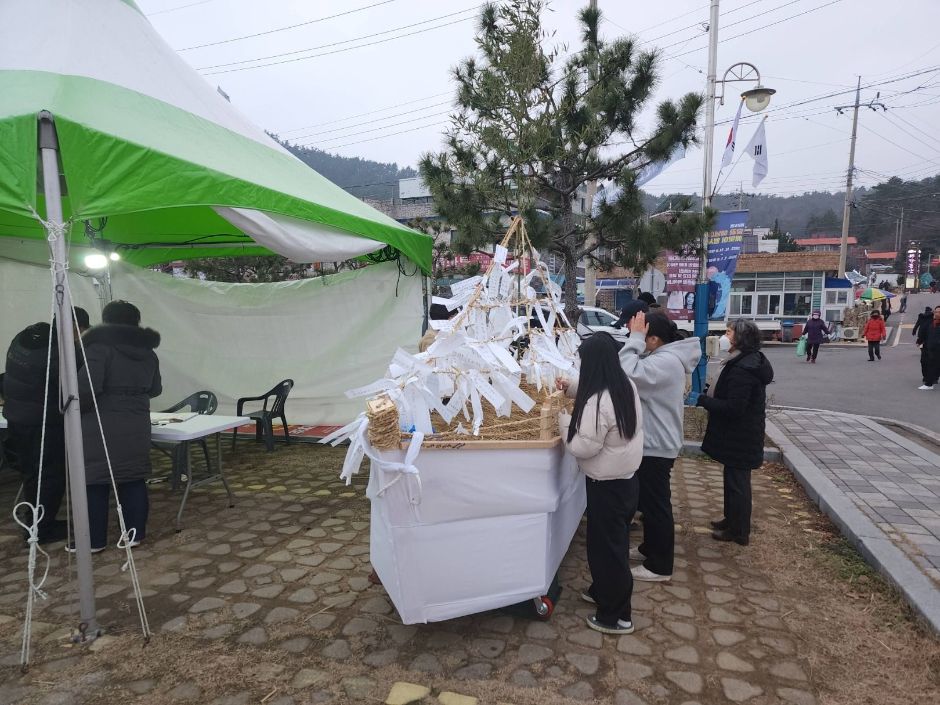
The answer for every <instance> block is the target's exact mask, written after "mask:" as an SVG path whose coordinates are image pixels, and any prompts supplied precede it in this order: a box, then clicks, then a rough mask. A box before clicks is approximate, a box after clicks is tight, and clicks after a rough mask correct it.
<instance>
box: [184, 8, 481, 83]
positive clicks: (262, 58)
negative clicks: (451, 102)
mask: <svg viewBox="0 0 940 705" xmlns="http://www.w3.org/2000/svg"><path fill="white" fill-rule="evenodd" d="M479 7H480V6H479V5H474V6H473V7H468V8H465V9H463V10H459V11H457V12H449V13H447V14H446V15H439V16H437V17H432V18H431V19H428V20H421V21H420V22H412V23H411V24H406V25H402V26H401V27H394V28H392V29H386V30H383V31H381V32H373V33H371V34H364V35H362V36H361V37H353V38H352V39H344V40H342V41H338V42H331V43H330V44H321V45H319V46H315V47H307V48H305V49H296V50H294V51H285V52H281V53H280V54H269V55H267V56H256V57H254V58H251V59H243V60H241V61H230V62H227V63H224V64H213V65H211V66H200V67H199V68H198V69H197V71H209V72H210V73H209V74H208V75H216V74H220V73H232V72H233V71H243V70H248V69H256V68H263V67H265V66H275V65H278V64H286V63H291V62H294V61H305V60H306V59H313V58H316V57H318V56H327V55H328V54H338V53H340V52H344V51H351V50H353V49H361V48H363V47H367V46H374V45H375V44H382V43H384V42H389V41H392V40H393V39H403V38H405V37H411V36H413V35H415V34H422V33H423V32H430V31H431V30H434V29H441V28H442V27H449V26H450V25H453V24H457V23H459V22H466V21H467V20H469V19H473V18H472V17H464V18H461V19H459V20H455V21H453V22H448V23H446V24H442V25H439V26H437V27H427V28H425V29H422V30H418V31H416V32H409V33H407V34H401V35H397V36H394V37H387V38H385V39H381V40H378V41H375V42H369V43H367V44H361V45H358V46H354V47H346V48H345V49H338V50H334V51H327V52H322V53H320V54H312V55H310V56H300V57H298V56H296V55H297V54H303V53H305V52H308V51H318V50H320V49H329V48H330V47H336V46H341V45H343V44H351V43H352V42H359V41H362V40H364V39H371V38H372V37H381V36H384V35H386V34H392V33H394V32H400V31H401V30H403V29H411V28H412V27H420V26H421V25H426V24H430V23H432V22H438V21H440V20H444V19H447V18H448V17H456V16H457V15H463V14H466V13H468V12H472V11H474V10H477V9H478V8H479ZM285 56H293V57H294V58H292V59H284V60H282V61H272V62H270V63H267V64H258V65H257V66H243V67H242V68H240V69H238V68H235V69H229V70H226V71H213V70H212V69H220V68H227V67H229V66H242V64H251V63H255V62H258V61H267V60H268V59H280V58H282V57H285Z"/></svg>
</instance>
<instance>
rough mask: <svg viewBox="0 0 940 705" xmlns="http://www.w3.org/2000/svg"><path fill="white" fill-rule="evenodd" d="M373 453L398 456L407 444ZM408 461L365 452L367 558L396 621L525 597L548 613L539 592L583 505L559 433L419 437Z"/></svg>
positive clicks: (578, 478) (437, 617) (439, 616)
mask: <svg viewBox="0 0 940 705" xmlns="http://www.w3.org/2000/svg"><path fill="white" fill-rule="evenodd" d="M380 455H381V457H382V460H383V461H391V462H397V463H402V462H403V461H404V458H405V451H404V450H402V451H397V450H393V451H382V452H381V453H380ZM383 464H384V463H383ZM413 465H414V467H416V468H417V469H418V473H417V474H413V473H412V474H404V473H400V472H394V471H385V470H383V469H381V468H380V467H379V466H378V464H377V463H376V462H375V461H373V462H372V466H371V471H370V477H369V487H368V490H367V494H368V496H369V498H370V499H371V501H372V521H371V534H370V543H371V547H370V557H371V560H372V566H373V567H374V568H375V570H376V572H377V573H378V575H379V577H380V578H381V579H382V584H383V585H384V586H385V590H386V591H387V592H388V595H389V597H391V599H392V602H393V603H394V605H395V607H396V608H397V610H398V613H399V615H400V616H401V619H402V621H403V622H404V623H405V624H417V623H425V622H436V621H441V620H445V619H453V618H455V617H462V616H464V615H468V614H475V613H478V612H483V611H486V610H491V609H497V608H500V607H506V606H509V605H513V604H516V603H520V602H524V601H526V600H535V606H536V609H537V610H538V612H539V614H540V615H541V616H544V617H548V616H550V614H551V611H552V609H553V608H554V606H553V604H552V603H551V601H550V600H549V599H547V598H546V595H547V594H548V591H549V586H550V585H551V583H552V580H553V579H554V577H555V574H556V573H557V571H558V567H559V566H560V565H561V561H562V559H563V558H564V556H565V553H566V552H567V551H568V547H569V546H570V544H571V540H572V538H573V537H574V533H575V531H576V530H577V527H578V524H579V522H580V521H581V517H582V515H583V514H584V510H585V506H586V500H585V488H584V476H583V475H582V474H581V473H580V472H579V470H578V467H577V463H576V461H575V460H574V458H572V457H571V456H570V455H568V454H567V453H565V451H564V445H563V444H562V442H561V439H560V438H555V439H552V440H549V441H469V442H466V443H459V442H456V443H455V442H436V441H425V443H424V446H423V447H422V449H421V452H420V454H419V455H418V456H417V458H416V459H415V461H414V463H413ZM383 488H384V489H383Z"/></svg>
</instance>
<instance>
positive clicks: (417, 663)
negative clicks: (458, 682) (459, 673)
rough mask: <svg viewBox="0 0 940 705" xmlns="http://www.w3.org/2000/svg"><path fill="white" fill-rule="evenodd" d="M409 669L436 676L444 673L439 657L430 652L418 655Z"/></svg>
mask: <svg viewBox="0 0 940 705" xmlns="http://www.w3.org/2000/svg"><path fill="white" fill-rule="evenodd" d="M408 668H409V669H410V670H412V671H420V672H421V673H433V674H435V675H437V674H439V673H441V672H443V669H442V668H441V662H440V661H438V659H437V656H435V655H434V654H431V653H428V652H424V653H422V654H418V656H417V657H416V658H415V659H414V661H412V662H411V665H410V666H409V667H408Z"/></svg>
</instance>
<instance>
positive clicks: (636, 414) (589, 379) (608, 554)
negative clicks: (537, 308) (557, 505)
mask: <svg viewBox="0 0 940 705" xmlns="http://www.w3.org/2000/svg"><path fill="white" fill-rule="evenodd" d="M617 349H618V344H617V341H615V340H614V338H613V336H611V335H610V334H608V333H603V332H601V333H594V334H593V335H591V336H590V337H589V338H587V339H586V340H585V341H584V342H583V343H581V347H580V348H578V354H579V355H580V357H581V371H580V375H579V377H578V381H577V383H573V382H572V383H570V384H569V383H565V382H564V381H562V380H559V384H558V386H559V387H560V388H562V389H564V390H565V391H566V393H567V394H568V395H569V396H574V408H573V410H572V412H571V415H568V414H567V413H562V414H561V416H560V419H559V422H560V426H561V437H562V438H563V439H564V441H565V445H566V447H567V449H568V452H569V453H571V454H572V455H573V456H574V457H575V458H577V459H578V467H579V468H580V469H581V472H583V473H584V474H585V476H586V477H585V483H586V489H587V558H588V567H589V568H590V570H591V586H590V587H589V588H588V589H587V590H586V591H585V592H584V593H582V595H581V597H582V599H583V600H584V601H586V602H590V603H592V604H594V605H596V610H595V613H594V614H593V615H592V616H590V617H588V618H587V625H588V627H590V628H591V629H594V630H595V631H599V632H603V633H605V634H630V633H632V632H633V629H634V628H633V618H632V615H631V612H630V600H631V597H632V595H633V578H632V577H631V575H630V565H629V563H628V562H627V556H628V555H629V552H630V532H629V529H628V527H629V525H630V521H631V520H632V519H633V514H634V512H636V507H637V501H638V499H639V483H638V481H637V478H636V470H637V468H638V467H639V465H640V461H641V459H642V457H643V411H642V409H641V407H640V401H639V395H638V394H637V392H636V388H635V387H634V386H633V383H632V382H631V381H630V380H629V379H627V375H626V374H624V371H623V369H622V368H621V367H620V364H619V362H618V359H617Z"/></svg>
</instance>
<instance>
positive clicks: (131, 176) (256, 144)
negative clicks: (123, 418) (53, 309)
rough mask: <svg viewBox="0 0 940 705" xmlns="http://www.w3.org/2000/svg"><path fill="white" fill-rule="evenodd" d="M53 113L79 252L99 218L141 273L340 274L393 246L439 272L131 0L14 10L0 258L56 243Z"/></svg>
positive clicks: (425, 249) (27, 3)
mask: <svg viewBox="0 0 940 705" xmlns="http://www.w3.org/2000/svg"><path fill="white" fill-rule="evenodd" d="M42 110H47V111H49V112H50V113H51V114H52V115H53V117H54V120H55V125H56V131H57V134H58V140H59V148H60V155H61V167H60V168H61V171H62V176H63V177H64V184H63V185H64V188H63V196H64V198H63V208H64V212H65V217H66V219H71V221H72V223H73V228H72V233H71V242H72V244H73V245H83V244H88V240H87V239H86V237H85V234H84V230H85V228H84V226H83V225H82V222H83V221H89V222H90V223H91V224H92V225H93V227H94V228H95V229H100V232H99V233H98V236H97V237H99V238H100V239H102V240H104V241H107V242H108V243H111V246H113V247H115V248H116V249H118V251H119V252H120V253H121V255H122V257H123V258H124V259H126V260H128V261H130V262H133V263H135V264H139V265H150V264H156V263H160V262H166V261H171V260H175V259H192V258H197V257H212V256H232V255H263V254H271V253H272V252H273V253H277V254H282V255H284V256H286V257H289V258H291V259H293V260H295V261H300V262H313V261H337V260H342V259H349V258H352V257H357V256H360V255H364V254H366V253H370V252H375V251H377V250H381V249H382V248H384V247H386V246H391V247H392V248H394V249H395V250H398V251H399V252H401V253H402V254H403V255H404V256H406V257H408V258H409V259H411V260H412V261H414V262H416V263H417V264H419V265H420V266H421V267H422V269H424V270H425V271H428V270H429V269H430V261H431V244H432V241H431V239H430V238H429V237H427V236H425V235H421V234H419V233H416V232H414V231H413V230H410V229H408V228H405V227H403V226H402V225H400V224H399V223H397V222H396V221H395V220H393V219H391V218H388V217H387V216H385V215H383V214H382V213H380V212H378V211H376V210H375V209H373V208H371V207H370V206H367V205H366V204H365V203H363V202H362V201H360V200H359V199H357V198H355V197H354V196H352V195H350V194H349V193H347V192H345V191H343V190H342V189H341V188H339V187H338V186H336V185H335V184H333V183H331V182H330V181H328V180H327V179H325V178H323V177H322V176H320V175H319V174H317V173H316V172H315V171H313V170H312V169H310V168H309V167H308V166H307V165H306V164H304V163H303V162H301V161H300V160H299V159H297V158H296V157H294V156H293V155H292V154H290V153H289V152H288V151H287V150H285V149H283V148H282V147H281V146H280V145H279V144H278V143H277V142H276V141H275V140H273V139H272V138H270V137H269V136H268V135H267V134H265V133H264V132H263V131H262V130H260V129H258V128H257V127H255V126H254V125H252V124H251V123H250V122H249V121H248V120H247V119H246V118H245V117H244V116H242V115H241V114H240V113H239V112H238V111H237V110H236V109H235V108H234V107H233V106H232V105H231V104H230V103H229V102H228V101H227V100H226V99H225V98H224V97H223V96H222V95H221V94H220V93H219V92H218V91H216V90H215V89H213V88H212V87H211V86H210V85H209V84H207V83H206V82H205V80H204V79H203V78H202V77H201V76H199V75H198V74H197V73H196V72H195V71H194V70H193V69H192V68H191V67H190V66H188V65H187V64H186V63H185V62H184V61H183V60H182V59H181V58H180V57H179V56H178V55H177V54H176V53H175V52H174V51H173V50H172V49H171V48H170V47H169V46H168V45H167V44H166V43H165V42H164V41H163V39H162V38H161V37H160V36H159V35H158V34H157V33H156V31H155V30H154V29H153V27H152V26H151V25H150V23H149V22H148V21H147V19H146V18H145V17H144V16H143V14H142V13H141V12H140V10H139V9H138V8H137V7H136V6H135V5H134V3H133V2H130V0H5V1H4V2H3V4H2V6H0V247H2V246H3V242H2V239H3V238H4V237H7V238H14V239H15V240H17V241H20V242H22V241H26V240H41V239H44V238H45V233H44V231H43V228H42V225H41V224H40V222H39V221H38V220H37V217H36V214H39V215H44V214H45V204H44V203H43V199H42V195H41V189H38V188H37V168H38V166H39V165H38V163H37V139H38V135H37V129H38V128H37V123H38V120H37V116H38V114H39V112H40V111H42ZM40 183H41V181H40ZM104 219H107V220H104ZM102 226H103V227H102Z"/></svg>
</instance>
